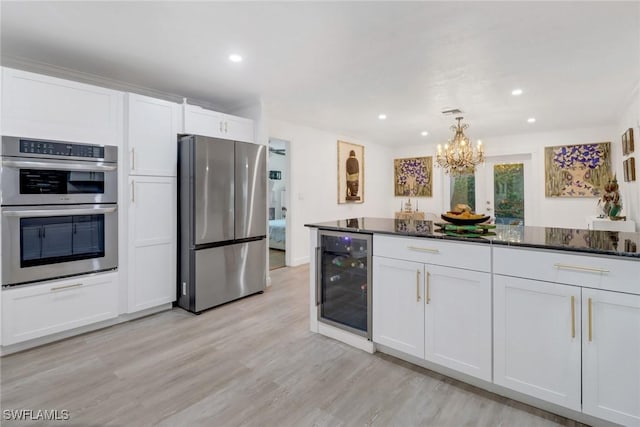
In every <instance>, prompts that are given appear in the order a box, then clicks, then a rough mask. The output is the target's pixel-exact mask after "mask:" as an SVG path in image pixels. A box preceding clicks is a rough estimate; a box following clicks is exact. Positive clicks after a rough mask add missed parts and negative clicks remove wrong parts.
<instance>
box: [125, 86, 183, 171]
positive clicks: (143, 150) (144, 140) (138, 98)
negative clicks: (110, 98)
mask: <svg viewBox="0 0 640 427" xmlns="http://www.w3.org/2000/svg"><path fill="white" fill-rule="evenodd" d="M126 108H127V114H126V116H127V123H126V125H127V132H126V135H127V148H128V170H129V174H131V175H152V176H176V165H177V152H178V143H177V135H178V133H179V132H180V128H181V120H182V107H181V106H180V104H176V103H173V102H169V101H163V100H160V99H155V98H149V97H147V96H142V95H136V94H133V93H128V94H127V103H126Z"/></svg>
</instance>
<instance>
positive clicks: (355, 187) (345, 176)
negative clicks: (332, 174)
mask: <svg viewBox="0 0 640 427" xmlns="http://www.w3.org/2000/svg"><path fill="white" fill-rule="evenodd" d="M338 203H364V146H363V145H358V144H352V143H350V142H345V141H338Z"/></svg>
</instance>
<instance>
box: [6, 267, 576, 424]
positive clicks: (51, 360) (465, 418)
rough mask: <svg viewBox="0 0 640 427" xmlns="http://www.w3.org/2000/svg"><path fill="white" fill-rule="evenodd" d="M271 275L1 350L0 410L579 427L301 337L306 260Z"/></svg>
mask: <svg viewBox="0 0 640 427" xmlns="http://www.w3.org/2000/svg"><path fill="white" fill-rule="evenodd" d="M271 277H272V283H273V286H272V287H271V288H269V289H268V290H267V291H266V292H265V293H264V294H262V295H255V296H252V297H249V298H246V299H243V300H240V301H237V302H234V303H231V304H227V305H225V306H222V307H219V308H216V309H214V310H210V311H207V312H205V313H203V314H201V315H200V316H194V315H192V314H189V313H187V312H185V311H182V310H180V309H174V310H171V311H168V312H164V313H160V314H156V315H153V316H149V317H146V318H144V319H139V320H136V321H132V322H129V323H126V324H121V325H117V326H114V327H111V328H108V329H104V330H101V331H97V332H93V333H89V334H86V335H82V336H78V337H74V338H71V339H67V340H65V341H61V342H57V343H53V344H49V345H46V346H43V347H39V348H36V349H32V350H28V351H25V352H22V353H17V354H13V355H10V356H6V357H4V358H2V359H0V363H1V364H2V366H1V374H2V378H1V384H0V387H1V392H2V397H1V404H2V409H19V408H26V409H34V410H37V409H59V410H61V409H67V410H69V411H70V416H71V420H70V422H62V421H58V422H53V423H52V422H41V423H40V424H37V423H34V424H36V425H43V426H44V425H48V426H56V425H60V426H84V427H91V426H127V427H129V426H148V425H160V426H168V427H176V426H190V427H191V426H225V427H226V426H239V425H248V426H278V427H279V426H332V427H333V426H361V425H378V426H389V425H393V426H414V425H415V426H418V425H419V426H446V427H449V426H451V427H458V426H517V427H523V426H555V425H572V426H573V425H579V424H577V423H573V422H571V421H567V420H565V419H563V418H561V417H558V416H555V415H552V414H549V413H546V412H543V411H539V410H536V409H533V408H531V407H528V406H526V405H522V404H519V403H515V402H512V401H509V400H507V399H503V398H501V397H498V396H495V395H493V394H491V393H487V392H484V391H481V390H478V389H476V388H474V387H471V386H468V385H465V384H463V383H460V382H457V381H455V380H452V379H448V378H446V377H443V376H441V375H438V374H435V373H433V372H431V371H428V370H426V369H422V368H419V367H416V366H413V365H411V364H408V363H405V362H403V361H400V360H398V359H395V358H393V357H390V356H386V355H383V354H380V353H378V354H375V355H369V354H366V353H364V352H361V351H359V350H356V349H354V348H351V347H349V346H347V345H344V344H342V343H339V342H336V341H334V340H331V339H329V338H326V337H323V336H320V335H317V334H312V333H310V332H309V331H308V316H309V315H308V284H307V283H308V282H307V281H308V268H307V267H306V266H302V267H297V268H283V269H279V270H275V271H273V272H271ZM2 425H3V426H8V425H12V424H11V423H9V422H6V421H4V422H3V423H2ZM13 425H19V426H25V425H32V424H29V423H25V422H20V423H15V424H13Z"/></svg>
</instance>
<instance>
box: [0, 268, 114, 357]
mask: <svg viewBox="0 0 640 427" xmlns="http://www.w3.org/2000/svg"><path fill="white" fill-rule="evenodd" d="M117 277H118V274H117V273H98V274H94V275H88V276H78V277H75V278H72V279H65V280H59V281H51V282H48V283H45V284H39V285H25V286H19V287H15V288H9V289H4V290H2V339H3V341H2V345H10V344H15V343H19V342H22V341H26V340H30V339H34V338H39V337H43V336H45V335H50V334H53V333H57V332H62V331H66V330H69V329H73V328H77V327H80V326H85V325H88V324H91V323H95V322H99V321H102V320H107V319H111V318H114V317H116V316H117V315H118V283H117Z"/></svg>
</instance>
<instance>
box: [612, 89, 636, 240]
mask: <svg viewBox="0 0 640 427" xmlns="http://www.w3.org/2000/svg"><path fill="white" fill-rule="evenodd" d="M629 128H633V140H634V145H635V150H634V152H633V153H631V154H630V155H629V156H623V155H622V143H621V135H622V133H623V132H625V131H626V130H627V129H629ZM615 131H616V133H615V134H614V137H613V138H614V139H613V140H614V146H615V151H614V160H613V161H614V170H615V171H616V174H617V175H618V184H619V185H620V196H621V197H622V204H623V209H622V214H623V215H627V217H629V218H631V219H632V220H634V221H635V222H636V231H638V230H640V82H638V84H637V85H636V87H635V90H634V91H633V92H632V93H631V96H630V97H629V100H628V102H627V105H626V108H625V109H624V111H623V112H622V114H621V115H620V119H619V120H618V124H617V126H616V129H615ZM629 157H634V158H635V159H636V180H635V181H633V182H624V171H623V170H622V162H623V161H624V160H626V159H628V158H629Z"/></svg>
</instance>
